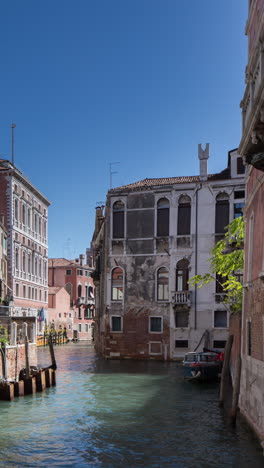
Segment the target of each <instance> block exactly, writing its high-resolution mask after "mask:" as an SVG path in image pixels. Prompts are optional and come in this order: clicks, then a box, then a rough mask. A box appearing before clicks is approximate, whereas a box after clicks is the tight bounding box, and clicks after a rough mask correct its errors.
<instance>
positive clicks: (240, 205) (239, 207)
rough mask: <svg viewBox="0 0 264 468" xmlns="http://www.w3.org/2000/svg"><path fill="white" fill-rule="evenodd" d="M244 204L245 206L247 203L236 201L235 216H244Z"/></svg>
mask: <svg viewBox="0 0 264 468" xmlns="http://www.w3.org/2000/svg"><path fill="white" fill-rule="evenodd" d="M244 206H245V203H235V204H234V218H239V217H240V216H243V208H244Z"/></svg>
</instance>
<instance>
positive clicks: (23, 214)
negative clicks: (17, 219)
mask: <svg viewBox="0 0 264 468" xmlns="http://www.w3.org/2000/svg"><path fill="white" fill-rule="evenodd" d="M22 223H23V224H26V207H25V205H22Z"/></svg>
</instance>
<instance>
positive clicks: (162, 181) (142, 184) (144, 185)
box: [109, 168, 230, 193]
mask: <svg viewBox="0 0 264 468" xmlns="http://www.w3.org/2000/svg"><path fill="white" fill-rule="evenodd" d="M229 178H230V173H229V169H228V168H226V169H224V170H223V171H222V172H219V173H218V174H208V180H223V179H229ZM199 181H200V177H199V176H197V175H196V176H181V177H163V178H157V179H143V180H139V181H137V182H133V183H132V184H128V185H123V186H121V187H116V188H113V189H111V190H109V193H112V192H116V191H121V190H144V189H148V188H151V187H155V186H158V185H174V184H188V183H195V182H199Z"/></svg>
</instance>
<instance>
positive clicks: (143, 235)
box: [93, 145, 245, 360]
mask: <svg viewBox="0 0 264 468" xmlns="http://www.w3.org/2000/svg"><path fill="white" fill-rule="evenodd" d="M208 157H209V145H207V146H206V149H205V150H203V149H202V148H201V146H199V160H200V175H199V176H188V177H171V178H166V179H145V180H143V181H139V182H136V183H134V184H130V185H127V186H124V187H120V188H116V189H112V190H110V191H109V192H108V197H107V204H106V210H105V217H104V223H103V225H102V223H101V224H100V229H98V233H96V232H95V235H94V239H93V244H94V248H95V257H96V260H97V264H96V265H97V266H96V271H95V285H96V286H97V288H96V291H97V301H96V330H95V340H96V346H97V349H98V351H100V352H101V353H102V354H103V355H104V356H105V357H107V358H115V357H118V358H119V357H121V358H134V359H159V360H167V359H170V360H173V359H179V358H182V356H183V355H184V353H185V352H187V351H193V350H195V349H198V350H202V348H203V347H213V348H218V349H222V348H224V346H225V342H226V339H227V336H228V326H229V311H228V309H227V307H226V305H225V304H224V303H223V293H222V290H221V288H219V287H218V286H216V284H218V283H214V282H212V283H210V284H208V285H207V286H205V287H203V288H201V289H198V288H190V286H189V283H188V280H189V278H191V277H193V276H194V275H196V274H201V275H203V274H204V273H207V272H208V269H209V263H208V260H209V258H210V250H211V249H212V248H213V246H214V245H215V242H216V241H218V240H219V239H220V238H221V237H223V235H224V232H225V226H226V225H227V224H228V223H229V222H230V221H232V220H233V219H234V217H236V216H240V215H241V213H242V209H243V204H244V196H245V192H244V188H245V187H244V166H243V164H242V160H241V158H240V157H239V155H238V154H237V151H236V150H233V151H230V152H229V157H228V167H227V168H226V169H225V170H224V171H222V172H221V173H220V174H213V175H212V174H208V173H207V160H208ZM100 214H101V213H100ZM96 224H98V223H96ZM102 232H104V234H102ZM96 281H97V283H96ZM98 295H99V296H98Z"/></svg>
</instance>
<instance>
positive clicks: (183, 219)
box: [178, 195, 191, 236]
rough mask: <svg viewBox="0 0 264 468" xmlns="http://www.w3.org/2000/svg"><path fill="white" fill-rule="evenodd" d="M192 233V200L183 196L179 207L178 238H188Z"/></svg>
mask: <svg viewBox="0 0 264 468" xmlns="http://www.w3.org/2000/svg"><path fill="white" fill-rule="evenodd" d="M190 233H191V199H190V197H188V195H182V196H181V197H180V199H179V206H178V236H188V235H190Z"/></svg>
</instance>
